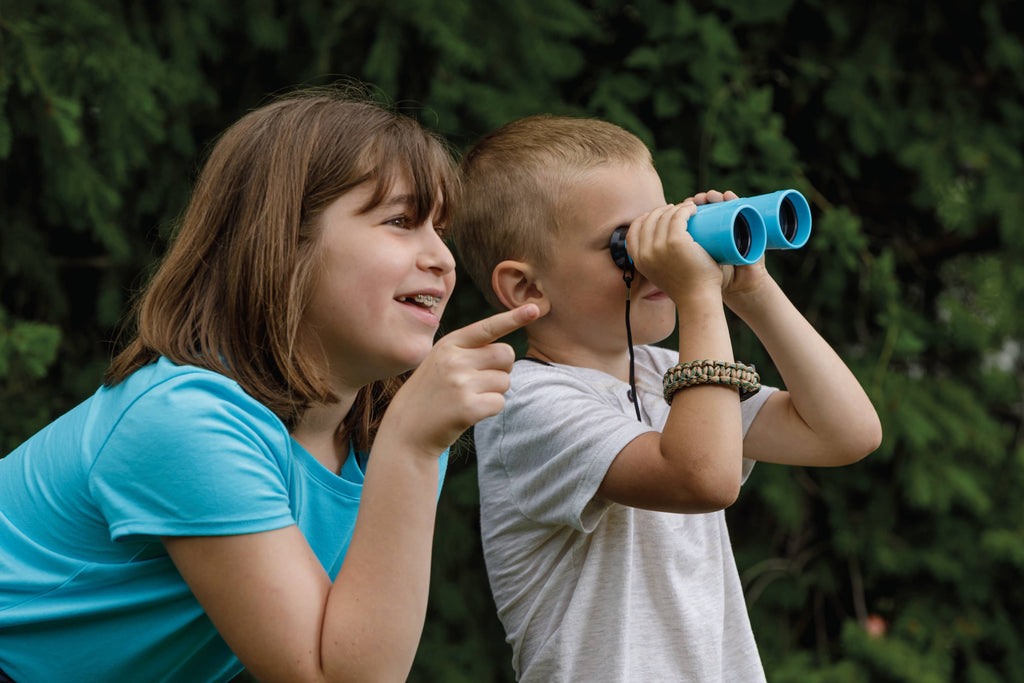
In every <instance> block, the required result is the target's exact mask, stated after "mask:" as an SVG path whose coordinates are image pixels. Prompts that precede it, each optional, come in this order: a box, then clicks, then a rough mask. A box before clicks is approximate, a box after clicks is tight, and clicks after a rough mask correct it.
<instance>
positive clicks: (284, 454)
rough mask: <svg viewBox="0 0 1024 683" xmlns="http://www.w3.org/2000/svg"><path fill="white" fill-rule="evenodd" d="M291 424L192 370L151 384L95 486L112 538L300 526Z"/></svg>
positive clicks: (119, 430)
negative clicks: (292, 498)
mask: <svg viewBox="0 0 1024 683" xmlns="http://www.w3.org/2000/svg"><path fill="white" fill-rule="evenodd" d="M290 462H291V458H290V449H289V445H288V434H287V430H286V429H285V427H284V425H283V423H281V422H280V420H278V419H277V417H276V416H274V415H273V413H271V412H270V411H269V410H267V409H266V408H265V407H264V406H263V405H262V404H260V403H258V402H257V401H255V400H254V399H252V398H251V397H249V396H248V395H247V394H245V393H244V392H243V391H242V390H241V389H240V388H239V387H238V386H237V385H236V384H234V383H233V382H230V380H227V379H226V378H223V377H220V376H217V375H214V374H213V373H201V372H195V373H188V374H184V375H179V376H176V377H174V378H172V379H169V380H166V381H164V382H162V383H160V384H157V385H156V386H154V387H152V388H150V389H149V390H147V391H146V392H145V393H143V394H142V395H141V396H139V397H138V398H137V399H136V400H134V401H133V402H132V403H131V405H130V406H128V407H127V408H125V409H124V412H123V414H122V416H121V418H120V419H119V420H118V421H117V423H116V424H115V425H114V427H113V428H112V429H111V431H110V433H109V435H108V436H107V438H106V441H105V443H103V445H102V447H101V448H100V449H99V451H98V453H97V456H96V458H95V461H94V463H93V466H92V470H91V472H90V476H89V486H90V492H91V494H92V495H93V497H94V498H95V500H96V502H97V505H98V506H99V508H100V510H101V512H102V514H103V515H104V516H105V517H106V519H107V522H108V524H109V525H110V533H111V539H112V540H118V539H124V538H126V537H137V536H141V537H152V536H162V535H170V536H175V535H225V534H237V533H252V532H256V531H266V530H269V529H275V528H280V527H284V526H288V525H289V524H293V523H294V515H293V513H292V511H291V509H290V505H289V495H288V476H289V474H288V472H289V463H290Z"/></svg>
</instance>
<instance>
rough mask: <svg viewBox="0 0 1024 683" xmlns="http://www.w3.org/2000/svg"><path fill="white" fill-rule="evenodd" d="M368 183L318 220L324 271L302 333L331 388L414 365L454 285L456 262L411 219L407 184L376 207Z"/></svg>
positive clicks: (433, 234) (428, 226) (427, 226)
mask: <svg viewBox="0 0 1024 683" xmlns="http://www.w3.org/2000/svg"><path fill="white" fill-rule="evenodd" d="M373 191H374V186H373V183H372V182H366V183H363V184H362V185H359V186H357V187H356V188H355V189H353V190H351V191H349V192H348V193H346V194H344V195H342V196H341V197H339V198H338V199H336V200H335V201H334V202H333V203H332V204H330V205H329V206H328V207H327V209H326V210H325V211H324V212H323V214H322V215H321V217H320V229H321V230H322V235H321V249H322V256H321V261H322V263H321V273H320V276H319V278H318V280H317V281H316V283H315V285H314V288H313V294H312V297H311V301H310V304H309V307H308V308H307V311H306V316H305V324H306V329H305V334H306V335H307V338H310V337H311V339H312V340H313V341H314V343H317V342H318V343H319V345H320V347H321V348H322V349H323V352H324V354H325V356H326V359H327V361H328V363H329V364H330V368H329V371H330V374H331V381H332V384H333V385H334V387H335V388H336V390H344V389H358V388H359V387H362V386H364V385H366V384H368V383H370V382H372V381H374V380H378V379H383V378H385V377H391V376H394V375H397V374H400V373H402V372H404V371H406V370H409V369H411V368H414V367H416V366H417V365H419V363H420V362H422V360H423V359H424V357H426V355H427V352H428V351H430V348H431V346H432V345H433V342H434V334H435V332H436V331H437V327H438V325H439V324H440V321H441V313H442V312H443V311H444V308H445V305H446V304H447V303H448V298H449V297H450V296H451V292H452V287H453V286H454V285H455V259H454V257H453V256H452V253H451V252H450V251H449V250H448V247H446V246H445V244H444V242H443V241H442V239H441V236H440V234H439V232H438V230H437V226H435V225H434V224H433V216H431V217H429V218H428V219H427V220H426V221H424V222H422V223H420V224H418V225H414V224H413V223H412V222H411V220H410V219H409V218H408V216H409V215H410V205H411V203H412V197H411V195H410V184H409V183H408V182H407V181H406V180H404V179H399V180H398V181H397V182H395V183H394V186H393V187H392V189H391V193H390V195H389V196H388V197H386V198H385V199H384V201H382V202H381V203H380V204H378V205H377V206H376V207H374V208H372V209H370V210H369V211H367V212H365V213H360V211H361V210H362V209H363V207H365V206H366V205H367V203H368V201H369V199H370V197H371V196H372V194H373Z"/></svg>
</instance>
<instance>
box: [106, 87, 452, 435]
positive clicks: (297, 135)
mask: <svg viewBox="0 0 1024 683" xmlns="http://www.w3.org/2000/svg"><path fill="white" fill-rule="evenodd" d="M397 177H403V178H407V179H408V182H409V183H410V185H411V187H412V193H413V195H414V201H413V205H412V206H411V207H410V210H411V214H412V215H410V219H411V220H413V221H414V222H416V223H419V222H421V221H423V220H426V219H427V217H429V216H433V217H434V220H435V222H438V223H443V222H445V221H446V220H447V212H448V211H449V207H450V206H451V202H452V201H453V199H454V195H455V193H456V191H457V180H456V178H455V175H454V169H453V164H452V157H451V155H450V154H449V152H448V149H447V147H446V146H445V145H444V143H442V142H441V140H440V139H439V138H437V137H435V136H434V135H433V134H431V133H430V132H428V131H426V130H424V129H423V128H422V127H421V126H420V125H419V124H418V123H417V122H416V121H414V120H413V119H411V118H409V117H407V116H404V115H402V114H398V113H396V112H393V111H390V110H388V109H385V108H383V107H381V106H379V105H377V104H374V103H373V102H371V101H370V99H369V98H368V97H367V96H366V95H365V94H364V93H362V92H356V93H353V91H352V90H351V89H346V90H341V89H330V90H324V89H317V90H306V91H301V92H297V93H292V94H290V95H288V96H286V97H283V98H281V99H278V100H277V101H275V102H272V103H271V104H268V105H267V106H264V107H261V108H259V109H256V110H255V111H252V112H250V113H249V114H247V115H246V116H244V117H243V118H242V119H240V120H239V121H238V122H237V123H235V124H234V125H233V126H231V127H230V128H229V129H228V130H227V131H225V133H224V134H223V135H222V136H221V137H220V139H219V140H218V141H217V143H216V145H215V146H214V147H213V149H212V151H211V153H210V156H209V159H208V160H207V162H206V164H205V166H204V168H203V170H202V173H201V174H200V177H199V179H198V181H197V183H196V186H195V189H194V192H193V195H192V199H191V201H190V203H189V206H188V208H187V210H186V212H185V214H184V217H183V218H182V220H181V222H180V224H179V226H178V231H177V234H176V236H175V239H174V241H173V243H172V245H171V247H170V249H169V251H168V253H167V255H166V256H165V257H164V260H163V261H162V263H161V265H160V267H159V269H158V270H157V272H156V273H155V275H154V277H153V278H152V280H151V281H150V283H149V284H148V286H147V287H146V289H145V290H144V291H143V293H142V295H141V297H140V298H139V300H138V301H137V304H136V306H135V310H134V320H135V322H136V326H137V329H136V335H135V337H134V339H132V341H131V342H130V343H129V344H128V346H127V347H126V348H125V349H124V350H123V351H121V352H120V353H119V354H118V355H117V356H116V357H115V358H114V360H113V362H112V363H111V365H110V368H109V369H108V370H107V373H106V376H105V377H104V382H105V383H106V384H107V385H108V386H109V385H114V384H117V383H118V382H121V381H123V380H124V379H125V378H126V377H128V376H129V375H130V374H131V373H133V372H135V371H136V370H138V369H139V368H141V367H143V366H144V365H147V364H148V363H151V362H153V361H155V360H156V359H157V358H158V357H159V356H166V357H167V358H168V359H170V360H171V361H173V362H175V363H178V364H182V365H184V364H187V365H196V366H199V367H203V368H206V369H209V370H212V371H214V372H218V373H221V374H223V375H226V376H228V377H230V378H232V379H234V380H235V381H236V382H238V384H239V385H240V386H241V387H242V388H243V389H244V390H245V391H246V392H247V393H249V394H250V395H251V396H253V397H254V398H256V399H257V400H259V401H260V402H261V403H263V404H264V405H266V406H267V407H268V408H269V409H270V410H272V411H273V412H274V413H275V414H276V415H277V416H278V417H279V418H281V420H282V421H283V422H284V423H285V425H287V426H288V427H289V428H291V427H294V426H295V424H296V423H297V421H298V420H299V418H300V417H301V416H302V414H303V412H304V411H305V410H306V409H307V408H308V407H309V406H311V405H313V404H316V403H322V402H331V401H334V400H337V397H336V396H334V394H333V393H332V391H331V388H330V386H329V385H328V381H327V376H328V375H327V372H326V368H325V367H324V360H323V358H322V356H319V355H316V354H315V353H311V352H310V351H309V350H305V349H304V347H305V346H308V345H303V344H300V343H298V341H299V339H300V336H301V326H302V323H303V319H304V314H305V310H306V306H307V303H308V301H309V299H310V294H311V290H312V287H313V285H314V284H315V283H316V281H317V278H318V277H319V274H320V267H321V264H320V255H321V250H320V249H319V244H320V235H321V230H320V228H319V220H318V219H319V217H320V215H321V214H322V213H323V211H324V209H326V208H327V206H328V205H330V204H331V203H332V202H333V201H334V200H335V199H337V198H338V197H340V196H341V195H343V194H344V193H346V192H348V191H349V190H351V189H353V188H355V187H356V186H358V185H360V184H361V183H364V182H371V183H374V184H375V191H374V193H373V196H372V198H371V200H370V202H369V203H368V204H367V206H365V207H364V210H365V211H369V210H371V209H372V208H374V207H375V206H376V205H378V204H379V203H380V202H381V201H383V200H384V199H385V198H386V197H387V196H388V193H389V192H390V190H391V187H392V185H393V183H394V182H395V180H396V178H397ZM402 381H404V376H403V377H398V378H388V379H384V380H381V381H378V382H375V383H373V384H370V385H368V386H366V387H363V388H362V389H361V390H360V392H359V394H358V397H357V399H356V402H355V405H354V406H353V408H352V411H351V412H350V413H349V416H348V418H347V419H346V420H345V424H344V427H343V429H344V430H345V431H346V432H347V435H348V436H349V437H350V438H352V439H353V444H354V446H355V447H356V448H357V449H360V450H365V449H367V448H369V444H370V443H372V440H373V437H374V435H375V433H376V429H377V426H378V425H379V423H380V419H381V417H382V416H383V412H384V410H385V409H386V408H387V406H388V403H389V402H390V399H391V397H392V396H393V395H394V393H395V391H397V389H398V387H399V386H401V383H402Z"/></svg>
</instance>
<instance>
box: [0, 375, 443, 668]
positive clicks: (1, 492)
mask: <svg viewBox="0 0 1024 683" xmlns="http://www.w3.org/2000/svg"><path fill="white" fill-rule="evenodd" d="M446 465H447V453H445V454H444V455H443V456H442V457H441V476H440V479H441V481H443V479H444V473H445V468H446ZM441 481H439V482H438V490H439V491H440V485H441ZM362 485H363V472H362V470H361V468H360V466H359V463H358V461H357V458H356V457H355V455H354V454H350V455H349V458H348V460H347V461H346V462H345V464H344V465H343V467H342V471H341V474H340V475H336V474H334V473H333V472H330V471H328V470H327V469H326V468H324V467H323V466H322V465H321V464H320V463H319V462H318V461H317V460H316V459H315V458H313V456H312V455H310V454H309V453H308V452H307V451H306V450H305V449H304V448H302V446H300V445H299V444H298V443H297V442H296V441H295V440H294V439H292V438H291V436H290V435H289V434H288V430H287V429H286V428H285V426H284V424H283V423H282V422H281V421H280V420H279V419H278V418H277V417H276V416H275V415H274V414H273V413H272V412H270V411H269V410H268V409H267V408H266V407H264V406H263V405H262V404H261V403H259V402H257V401H256V400H255V399H253V398H252V397H251V396H249V395H248V394H246V393H245V392H244V391H242V389H241V388H240V387H239V386H238V385H237V384H236V383H235V382H234V381H232V380H230V379H228V378H226V377H224V376H222V375H219V374H217V373H214V372H210V371H207V370H203V369H200V368H196V367H191V366H177V365H174V364H173V363H171V362H170V361H168V360H166V359H163V358H161V359H160V360H159V361H157V362H156V363H154V364H152V365H149V366H146V367H144V368H142V369H140V370H139V371H137V372H136V373H134V374H133V375H132V376H131V377H129V378H128V379H127V380H125V381H124V382H122V383H120V384H118V385H117V386H115V387H112V388H106V387H104V388H101V389H99V391H97V392H96V393H95V394H94V395H93V396H92V397H90V398H89V399H87V400H86V401H84V402H83V403H81V404H80V405H79V406H78V407H76V408H74V409H73V410H71V411H70V412H68V413H67V414H65V415H63V416H62V417H60V418H59V419H57V420H56V421H54V422H53V423H52V424H50V425H49V426H48V427H46V428H45V429H43V430H42V431H40V432H39V433H38V434H36V435H35V436H33V437H32V438H31V439H29V440H28V441H26V442H25V443H24V444H22V445H21V446H20V447H19V448H18V449H17V450H15V451H14V452H13V453H11V454H10V455H9V456H7V457H6V458H3V459H0V669H2V670H4V671H6V673H7V674H8V675H9V676H11V677H12V678H13V679H14V680H15V681H18V683H32V682H33V681H58V680H68V681H71V680H73V681H77V682H80V683H86V682H88V681H97V682H100V681H103V682H109V681H128V680H136V681H183V682H184V681H187V682H189V683H193V682H195V681H227V680H230V679H231V678H232V677H233V676H235V675H236V674H237V673H238V672H239V671H241V669H242V665H241V664H240V663H239V662H238V660H237V659H236V658H235V657H234V655H233V654H232V653H231V651H230V650H229V649H228V647H227V645H226V644H225V643H224V641H223V640H222V639H221V638H220V636H219V635H218V634H217V632H216V630H215V629H214V627H213V624H212V623H211V622H210V620H209V619H208V618H207V617H206V615H205V613H204V612H203V610H202V608H201V607H200V605H199V603H198V602H197V601H196V600H195V598H194V597H193V596H192V593H191V591H190V590H189V588H188V586H187V585H186V584H185V582H184V581H183V580H182V578H181V576H180V575H179V574H178V572H177V570H176V569H175V567H174V565H173V563H172V562H171V560H170V558H169V557H168V556H167V554H166V552H165V550H164V548H163V545H162V544H161V543H160V540H159V538H158V537H159V536H165V535H167V536H190V535H226V534H243V533H253V532H258V531H268V530H271V529H278V528H281V527H285V526H288V525H290V524H296V525H298V527H299V529H300V530H301V531H302V533H303V534H304V535H305V537H306V539H307V540H308V541H309V544H310V546H311V547H312V549H313V551H314V552H315V553H316V555H317V557H318V558H319V559H320V562H321V564H323V566H324V569H325V570H327V572H328V574H329V575H330V576H331V578H332V579H333V578H334V577H335V576H336V575H337V573H338V570H339V569H340V567H341V562H342V560H343V559H344V557H345V552H346V550H347V549H348V544H349V541H350V539H351V537H352V529H353V527H354V525H355V518H356V511H357V510H358V507H359V497H360V494H361V492H362Z"/></svg>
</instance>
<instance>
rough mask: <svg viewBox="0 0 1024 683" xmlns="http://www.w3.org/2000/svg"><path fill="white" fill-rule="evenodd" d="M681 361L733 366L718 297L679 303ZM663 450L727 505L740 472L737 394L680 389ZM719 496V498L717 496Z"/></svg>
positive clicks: (718, 388) (722, 390)
mask: <svg viewBox="0 0 1024 683" xmlns="http://www.w3.org/2000/svg"><path fill="white" fill-rule="evenodd" d="M676 305H677V308H678V310H679V321H680V323H679V324H680V330H679V362H680V363H686V362H689V361H695V360H721V361H726V362H731V361H733V360H734V358H733V350H732V339H731V337H730V335H729V326H728V323H727V321H726V317H725V308H724V306H723V305H722V300H721V295H720V294H717V293H716V295H715V296H713V297H706V298H702V299H700V298H696V297H695V298H693V299H690V300H683V299H677V303H676ZM663 435H664V438H663V446H662V450H663V453H664V454H665V456H666V457H668V458H679V459H684V460H685V461H686V462H687V463H688V464H689V465H690V466H691V467H692V468H693V469H694V470H695V471H696V472H700V473H702V475H709V476H708V477H707V479H708V488H709V489H710V490H716V489H717V490H718V491H721V492H722V495H723V496H724V498H725V499H726V500H728V499H730V498H731V499H734V498H735V495H736V494H738V493H739V482H740V478H741V476H740V472H741V470H742V452H743V440H742V418H741V416H740V409H739V395H738V392H737V391H736V389H735V388H733V387H729V386H724V385H698V386H694V387H690V388H686V389H680V390H678V391H677V392H676V393H675V395H674V396H673V399H672V407H671V409H670V411H669V416H668V420H667V421H666V424H665V427H664V430H663ZM720 497H721V496H720Z"/></svg>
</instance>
